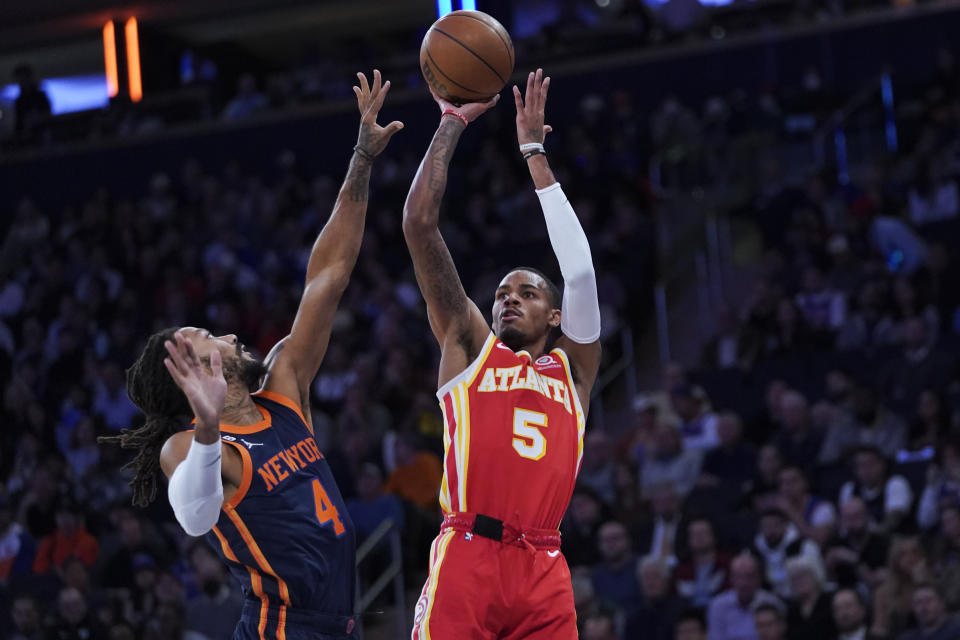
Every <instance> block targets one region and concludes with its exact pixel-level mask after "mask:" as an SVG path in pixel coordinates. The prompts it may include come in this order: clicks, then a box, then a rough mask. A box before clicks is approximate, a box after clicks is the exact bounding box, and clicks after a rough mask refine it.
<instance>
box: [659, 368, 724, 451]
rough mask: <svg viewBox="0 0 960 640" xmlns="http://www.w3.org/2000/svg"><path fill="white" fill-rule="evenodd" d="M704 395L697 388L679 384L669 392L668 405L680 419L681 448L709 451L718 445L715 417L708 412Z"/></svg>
mask: <svg viewBox="0 0 960 640" xmlns="http://www.w3.org/2000/svg"><path fill="white" fill-rule="evenodd" d="M707 404H708V403H707V399H706V394H705V393H704V392H703V390H702V389H700V388H699V387H694V386H693V385H691V384H681V385H678V386H676V387H674V388H673V389H671V390H670V405H671V406H672V407H673V410H674V412H676V414H677V415H678V416H679V417H680V424H679V425H678V429H679V431H680V435H681V436H682V437H683V448H684V449H686V450H688V451H689V450H693V451H709V450H710V449H713V448H714V447H716V446H717V445H718V444H720V438H719V437H718V436H717V416H716V414H714V413H712V412H711V411H709V410H708V407H707Z"/></svg>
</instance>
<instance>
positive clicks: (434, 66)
mask: <svg viewBox="0 0 960 640" xmlns="http://www.w3.org/2000/svg"><path fill="white" fill-rule="evenodd" d="M427 57H428V58H430V62H431V64H433V68H434V69H436V70H437V71H438V72H440V75H442V76H443V77H444V78H446V79H447V80H449V81H450V82H452V83H453V84H455V85H457V86H458V87H460V88H461V89H463V90H465V91H469V92H470V93H475V94H477V95H478V96H485V95H487V94H486V93H484V92H483V91H477V90H476V89H471V88H470V87H465V86H463V85H462V84H460V83H459V82H457V81H456V80H454V79H453V78H451V77H450V76H448V75H447V74H445V73H444V72H443V69H441V68H440V65H438V64H437V61H436V60H434V59H433V56H432V55H430V47H427Z"/></svg>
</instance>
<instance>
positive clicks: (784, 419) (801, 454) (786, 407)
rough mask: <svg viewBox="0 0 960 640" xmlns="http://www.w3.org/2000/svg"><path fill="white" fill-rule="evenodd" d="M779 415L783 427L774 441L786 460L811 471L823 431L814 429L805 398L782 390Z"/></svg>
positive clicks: (792, 391)
mask: <svg viewBox="0 0 960 640" xmlns="http://www.w3.org/2000/svg"><path fill="white" fill-rule="evenodd" d="M779 414H780V423H781V425H782V427H781V429H780V431H779V432H778V433H777V435H776V436H774V438H773V443H774V444H775V445H776V446H777V448H778V449H779V450H780V453H781V454H783V459H784V460H785V461H787V462H788V463H789V464H793V465H796V466H798V467H800V468H801V469H803V470H804V472H805V473H807V474H809V473H811V472H812V470H813V468H814V465H815V463H816V461H817V458H818V456H819V455H820V448H821V446H822V445H823V434H822V433H821V432H820V431H818V430H817V429H814V428H813V425H812V423H811V420H810V406H809V404H808V403H807V399H806V397H804V395H803V394H802V393H800V392H799V391H797V390H795V389H789V390H787V391H784V392H783V394H782V395H781V396H780V411H779Z"/></svg>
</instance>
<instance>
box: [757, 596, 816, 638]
mask: <svg viewBox="0 0 960 640" xmlns="http://www.w3.org/2000/svg"><path fill="white" fill-rule="evenodd" d="M753 624H754V626H755V627H756V631H757V640H787V638H788V637H789V636H787V621H786V620H785V619H784V616H783V611H781V610H780V608H779V607H776V606H774V605H772V604H762V605H760V606H759V607H757V608H756V610H754V612H753ZM804 638H806V636H804Z"/></svg>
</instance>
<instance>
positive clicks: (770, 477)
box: [741, 444, 783, 513]
mask: <svg viewBox="0 0 960 640" xmlns="http://www.w3.org/2000/svg"><path fill="white" fill-rule="evenodd" d="M782 468H783V456H782V455H781V454H780V450H779V449H777V447H776V446H774V445H772V444H768V445H764V446H763V447H760V452H759V453H758V454H757V473H756V475H755V476H754V478H753V480H752V481H751V482H750V485H749V487H748V489H747V491H746V492H745V495H744V499H743V504H742V505H741V506H742V507H744V508H746V509H747V511H748V513H749V512H753V513H759V512H761V511H764V510H766V509H770V508H773V507H776V505H777V503H778V502H779V499H780V481H779V476H780V469H782Z"/></svg>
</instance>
